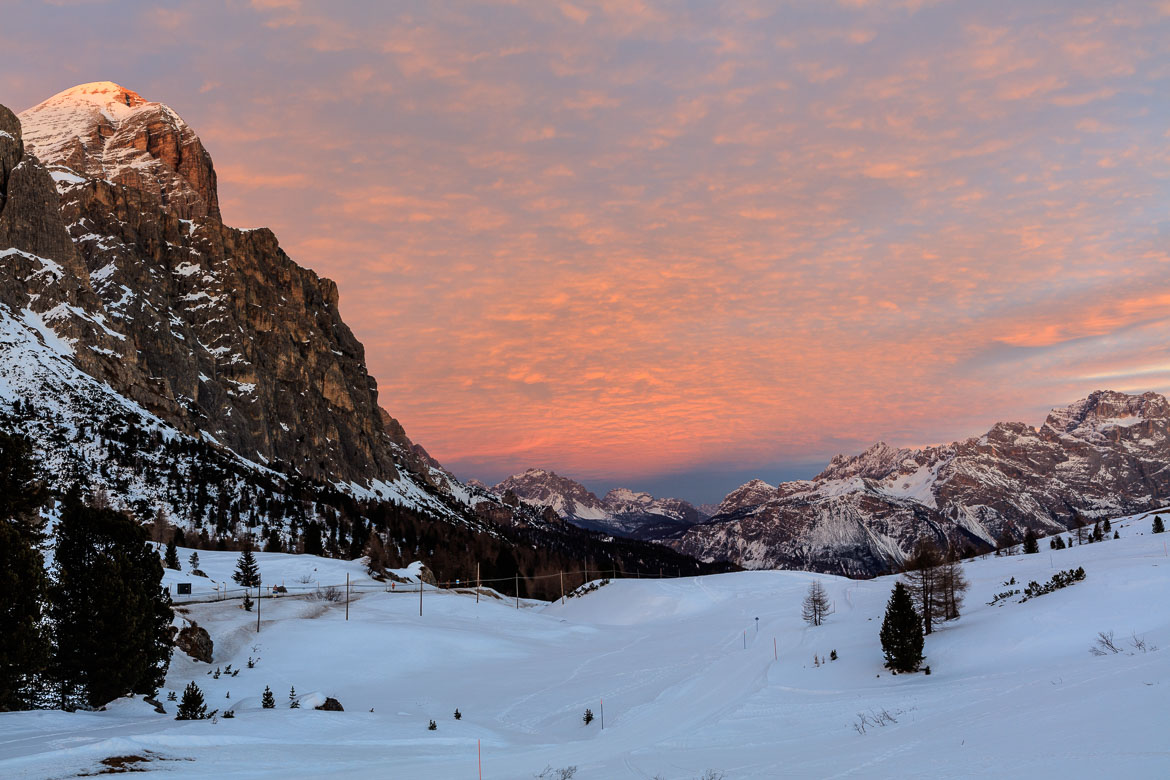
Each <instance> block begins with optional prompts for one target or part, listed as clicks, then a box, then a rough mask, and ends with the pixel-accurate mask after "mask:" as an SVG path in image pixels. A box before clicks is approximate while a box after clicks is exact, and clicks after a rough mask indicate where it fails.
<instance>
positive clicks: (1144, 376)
mask: <svg viewBox="0 0 1170 780" xmlns="http://www.w3.org/2000/svg"><path fill="white" fill-rule="evenodd" d="M2 16H3V20H4V22H3V24H2V25H0V50H3V51H4V58H5V64H4V67H3V69H2V70H0V101H2V102H4V103H5V104H7V105H9V106H11V107H13V108H14V109H16V110H21V109H24V108H26V107H28V106H30V105H33V104H35V103H37V102H39V101H40V100H42V99H44V98H46V97H48V96H49V95H51V94H53V93H55V92H58V91H60V90H62V89H65V88H67V87H69V86H72V85H73V84H76V83H80V82H85V81H94V80H111V81H117V82H119V83H121V84H123V85H124V86H127V87H129V88H131V89H134V90H137V91H138V92H140V93H142V94H143V95H144V96H145V97H147V99H151V100H160V101H163V102H165V103H168V104H169V105H171V106H172V107H173V108H175V109H176V110H177V111H178V112H179V113H180V114H182V115H183V117H184V118H186V119H187V121H188V122H189V123H190V124H191V125H192V126H193V127H194V128H195V130H196V131H197V132H198V133H199V134H200V136H201V137H202V138H203V140H204V143H205V145H206V146H207V147H208V149H209V150H210V152H211V154H212V156H213V157H214V159H215V162H216V167H217V170H218V172H219V179H220V194H221V201H222V207H223V214H224V217H225V219H226V221H228V222H229V223H230V224H235V225H239V226H256V225H267V226H270V227H272V228H273V229H274V230H275V231H276V233H277V235H278V236H279V237H280V239H281V241H282V243H283V245H284V247H285V249H286V250H287V251H288V252H289V254H290V255H292V257H293V258H294V259H296V260H297V261H299V262H300V263H302V264H304V265H308V266H310V267H312V268H314V269H316V270H317V271H318V272H320V273H322V274H323V275H326V276H329V277H332V278H333V279H336V280H337V282H338V284H339V285H340V288H341V306H342V313H343V315H344V316H345V317H346V319H347V321H348V322H349V323H350V324H351V325H352V327H353V329H354V331H355V332H356V333H357V335H358V336H359V338H361V340H362V341H363V342H364V343H365V345H366V351H367V356H368V361H369V366H370V370H371V372H372V373H373V374H374V375H375V376H377V378H378V380H379V386H380V388H381V393H382V402H383V405H384V406H385V407H386V408H387V409H388V410H389V411H391V413H393V414H394V415H395V416H397V417H398V418H400V419H401V420H402V421H403V423H404V425H405V426H406V428H407V431H408V432H409V433H410V434H411V435H412V436H413V437H414V438H415V440H416V441H419V442H421V443H423V444H424V445H425V446H426V447H427V448H428V449H430V450H431V452H432V453H433V454H434V455H436V456H437V457H438V458H439V459H440V460H442V461H443V462H445V463H447V464H449V465H450V466H451V467H453V468H454V470H455V471H456V472H457V473H459V474H460V475H461V476H479V477H481V478H484V479H488V480H494V479H497V478H499V477H501V476H503V475H505V474H507V473H511V472H513V471H516V470H520V469H523V468H525V467H529V466H537V465H539V466H544V467H551V468H554V469H556V470H557V471H559V472H562V473H566V474H569V475H572V476H576V477H579V478H583V479H585V481H586V482H588V483H589V484H591V485H596V486H598V487H608V486H612V485H614V484H617V483H623V484H631V485H635V486H644V487H651V488H655V489H660V490H663V491H664V492H669V491H668V488H669V489H672V490H673V492H675V493H678V494H682V495H684V496H685V497H689V498H693V499H696V500H715V499H717V498H718V497H719V496H720V495H721V494H722V492H724V490H725V489H726V488H729V487H731V486H733V485H734V484H737V483H738V482H741V481H743V480H744V479H746V478H747V477H748V476H760V477H763V478H765V479H769V480H771V481H775V480H776V479H778V478H780V477H781V476H788V475H791V474H795V473H812V472H813V471H815V470H816V469H815V467H813V466H810V465H809V464H816V463H821V462H823V461H824V460H826V459H827V458H828V457H829V456H831V455H833V454H834V453H836V452H839V451H846V452H849V451H855V450H858V449H861V448H863V447H865V446H867V445H868V444H869V443H871V442H872V441H874V440H877V439H884V440H886V441H887V442H890V443H892V444H898V445H918V444H927V443H934V442H939V441H949V440H952V439H956V438H962V437H965V436H969V435H974V434H978V433H981V432H982V431H983V430H985V429H986V428H987V427H988V426H989V425H990V424H991V423H993V422H994V421H996V420H998V419H1016V420H1024V421H1027V422H1030V423H1033V424H1038V423H1039V422H1040V421H1041V420H1042V419H1043V415H1044V412H1045V410H1046V409H1047V408H1049V407H1050V406H1053V405H1057V404H1064V403H1067V402H1069V401H1072V400H1075V399H1076V398H1078V397H1081V396H1083V395H1085V394H1086V393H1088V392H1089V391H1091V390H1094V389H1098V388H1104V387H1108V388H1113V389H1120V390H1149V389H1153V390H1159V391H1162V390H1165V389H1167V388H1170V349H1168V343H1170V262H1168V260H1170V256H1168V252H1167V247H1168V240H1170V221H1168V208H1170V197H1168V195H1170V187H1168V182H1170V178H1168V176H1170V100H1168V96H1170V3H1168V2H1138V1H1134V2H1125V3H1116V2H1077V1H1076V0H1037V1H1036V2H1025V3H1021V2H1018V0H1014V1H1013V2H996V1H989V2H978V3H974V2H930V1H929V0H907V1H905V2H886V3H883V2H866V1H865V0H842V1H841V2H839V3H832V2H829V0H809V1H808V2H749V1H748V0H735V1H734V2H726V3H716V2H707V1H706V0H694V1H692V2H651V0H600V1H598V2H586V1H585V0H574V1H573V2H554V1H553V0H532V2H520V1H518V0H517V1H513V2H506V1H503V0H501V1H500V2H489V1H486V0H485V1H478V0H477V1H472V0H468V2H460V3H448V2H384V3H382V2H378V3H375V2H351V3H337V2H314V1H313V0H300V1H299V2H298V0H253V2H250V3H249V2H244V1H243V0H226V1H225V0H218V1H212V0H208V1H207V2H200V3H197V4H196V3H182V2H168V3H165V4H164V3H158V4H156V3H148V2H141V3H132V2H119V3H112V2H109V3H106V2H98V1H95V2H56V3H53V4H40V3H32V2H23V1H22V0H16V2H10V3H6V4H5V8H4V11H3V12H2Z"/></svg>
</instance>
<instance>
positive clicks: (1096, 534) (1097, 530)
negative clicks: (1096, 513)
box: [1093, 520, 1105, 542]
mask: <svg viewBox="0 0 1170 780" xmlns="http://www.w3.org/2000/svg"><path fill="white" fill-rule="evenodd" d="M1104 538H1105V532H1104V531H1102V530H1101V521H1100V520H1098V521H1097V522H1095V523H1093V541H1094V542H1099V541H1101V540H1102V539H1104Z"/></svg>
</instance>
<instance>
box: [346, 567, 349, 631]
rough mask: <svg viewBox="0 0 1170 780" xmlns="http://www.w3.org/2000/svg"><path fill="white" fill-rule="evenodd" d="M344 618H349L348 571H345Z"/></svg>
mask: <svg viewBox="0 0 1170 780" xmlns="http://www.w3.org/2000/svg"><path fill="white" fill-rule="evenodd" d="M345 619H346V620H349V572H346V573H345Z"/></svg>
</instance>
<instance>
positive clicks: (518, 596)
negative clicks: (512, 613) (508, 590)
mask: <svg viewBox="0 0 1170 780" xmlns="http://www.w3.org/2000/svg"><path fill="white" fill-rule="evenodd" d="M514 576H515V579H516V582H515V586H516V609H520V572H516V574H515V575H514Z"/></svg>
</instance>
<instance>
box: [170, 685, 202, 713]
mask: <svg viewBox="0 0 1170 780" xmlns="http://www.w3.org/2000/svg"><path fill="white" fill-rule="evenodd" d="M206 717H207V706H206V705H205V704H204V703H203V691H201V690H199V686H198V685H196V684H195V681H194V680H192V681H191V682H189V683H187V687H186V688H184V689H183V700H182V701H180V702H179V710H178V712H176V713H175V720H203V719H204V718H206Z"/></svg>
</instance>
